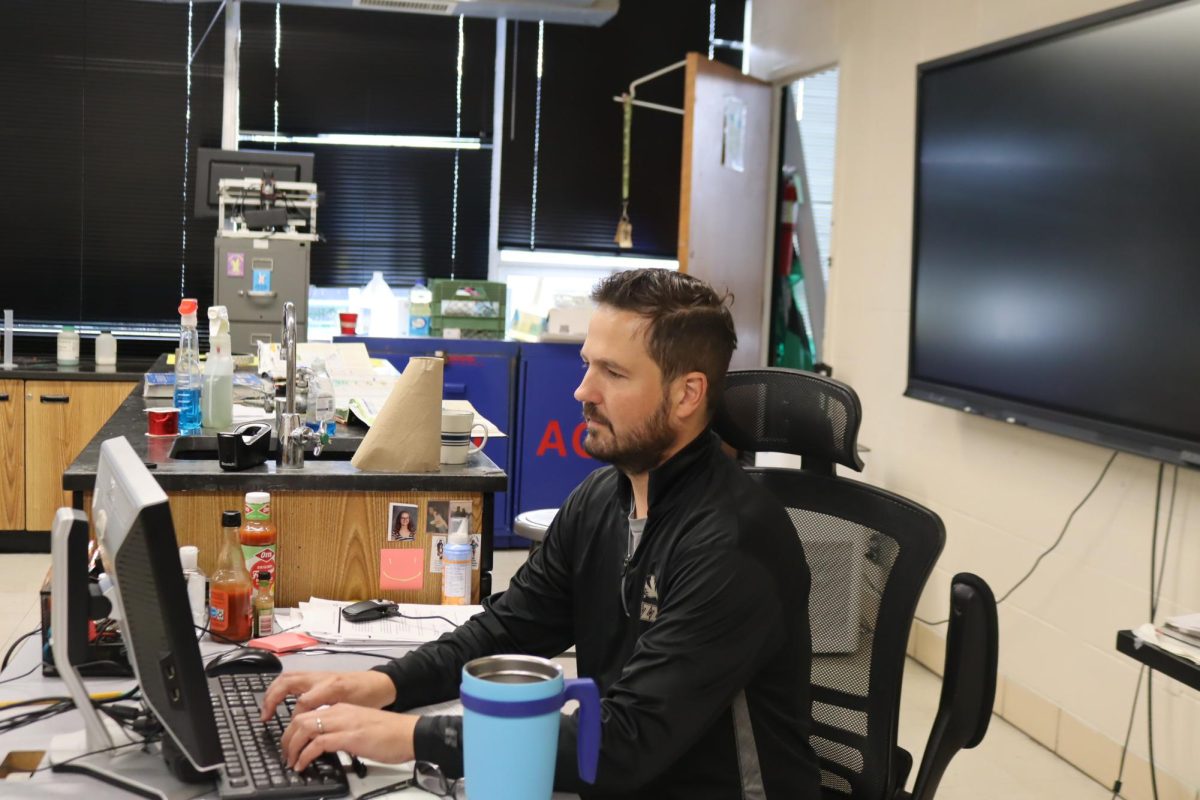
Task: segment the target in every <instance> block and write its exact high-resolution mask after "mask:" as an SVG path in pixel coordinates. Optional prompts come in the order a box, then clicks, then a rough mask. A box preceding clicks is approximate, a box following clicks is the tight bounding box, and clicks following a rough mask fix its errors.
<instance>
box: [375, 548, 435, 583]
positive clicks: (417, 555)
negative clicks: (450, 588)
mask: <svg viewBox="0 0 1200 800" xmlns="http://www.w3.org/2000/svg"><path fill="white" fill-rule="evenodd" d="M424 554H425V551H424V550H421V549H420V548H416V547H406V548H404V549H403V550H400V549H396V548H386V549H384V550H380V551H379V588H380V589H420V588H421V587H423V586H424V585H425V563H424V558H423V556H424Z"/></svg>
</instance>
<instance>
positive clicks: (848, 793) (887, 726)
mask: <svg viewBox="0 0 1200 800" xmlns="http://www.w3.org/2000/svg"><path fill="white" fill-rule="evenodd" d="M861 416H862V408H861V405H860V404H859V401H858V396H857V395H856V394H855V393H854V390H853V389H851V388H850V387H849V386H846V385H845V384H843V383H840V382H838V381H835V380H832V379H830V378H825V377H822V376H820V375H815V374H813V373H808V372H799V371H796V370H786V369H755V370H737V371H733V372H730V373H729V375H728V378H727V381H726V386H725V395H724V398H723V400H722V403H721V406H720V407H719V409H718V411H717V415H716V417H715V419H714V421H713V426H714V428H715V429H716V431H717V433H718V434H719V435H720V436H721V438H722V439H724V440H725V441H726V442H727V443H728V444H729V445H731V446H733V447H734V448H736V449H737V450H739V451H742V452H779V453H790V454H793V455H798V456H800V459H801V465H800V469H783V468H770V467H749V466H748V467H746V470H747V472H748V473H749V474H750V475H751V476H752V477H754V478H755V479H756V480H758V481H760V482H761V483H762V484H763V485H764V486H766V487H767V488H768V489H770V490H771V491H772V493H774V494H775V496H776V497H778V498H779V500H780V501H781V502H782V503H783V505H784V506H785V507H786V508H787V510H788V514H789V516H790V517H791V519H792V523H793V524H794V525H795V526H796V531H797V533H798V534H799V536H800V538H801V540H802V541H803V542H804V550H805V556H806V558H807V559H808V563H809V568H810V570H811V572H812V589H811V592H810V596H809V614H810V617H811V621H812V637H813V663H812V713H813V734H812V736H811V742H812V745H813V749H814V750H816V753H817V756H818V758H819V759H820V762H821V783H822V787H823V794H824V797H825V798H829V799H830V800H833V799H836V800H847V799H849V800H901V799H902V798H908V797H909V795H907V794H906V793H904V785H905V782H906V780H907V778H908V773H909V771H910V769H911V767H912V757H911V756H910V755H909V754H908V753H907V752H906V751H904V750H903V749H901V748H900V747H899V746H898V745H897V721H898V717H899V710H900V686H901V682H902V679H903V675H904V658H905V649H906V645H907V642H908V634H909V629H910V628H911V626H912V621H913V614H914V612H915V610H916V605H917V600H918V598H919V597H920V595H921V591H922V589H923V588H924V586H925V582H926V580H927V579H928V577H929V574H930V572H931V571H932V570H933V565H934V563H935V562H936V561H937V558H938V555H939V554H940V553H941V550H942V545H943V544H944V542H945V538H946V534H945V528H944V527H943V526H942V521H941V519H939V518H938V516H937V515H936V514H934V513H933V512H931V511H929V510H928V509H926V508H923V507H922V506H920V505H918V504H916V503H913V502H911V501H909V500H906V499H905V498H903V497H900V496H899V495H896V494H893V493H891V492H887V491H884V490H882V489H878V488H876V487H874V486H869V485H867V484H864V483H860V482H858V481H853V480H850V479H848V478H842V477H838V476H837V474H836V472H835V465H836V464H841V465H843V466H846V467H850V468H851V469H854V470H856V471H857V470H861V469H862V461H861V460H860V459H859V457H858V453H857V437H858V428H859V422H860V418H861ZM962 577H963V576H959V577H958V578H956V579H955V587H956V588H955V591H954V592H952V598H953V599H954V600H955V601H956V602H958V598H959V594H958V591H957V587H958V586H959V579H960V578H962ZM969 578H970V579H969V580H967V579H963V585H964V586H965V587H966V588H965V589H964V590H963V592H962V600H961V605H962V607H963V609H964V610H962V612H961V613H959V614H957V616H954V612H952V617H953V618H952V621H951V626H950V631H949V635H948V639H947V655H946V676H947V677H946V678H945V683H944V684H943V691H942V707H940V708H939V710H938V718H937V721H936V722H935V725H934V731H933V733H932V734H931V737H930V742H929V747H928V750H927V752H926V757H925V759H924V761H923V763H922V765H921V770H920V774H919V776H918V781H917V785H916V786H915V787H914V794H913V795H912V797H913V798H916V800H927V798H929V797H931V796H932V794H933V792H934V791H935V790H936V788H937V784H938V782H939V781H940V779H941V776H942V773H943V772H944V771H945V768H946V765H947V764H948V763H949V760H950V758H951V757H952V756H953V755H954V753H956V752H957V751H958V750H959V749H960V748H961V747H964V746H966V747H973V746H974V745H976V744H978V743H979V741H980V740H981V739H982V738H983V734H984V733H985V732H986V730H987V723H988V719H989V718H990V714H991V707H992V700H993V697H994V694H995V680H996V633H995V631H996V625H995V601H994V600H993V599H992V597H991V592H990V591H988V590H987V585H986V584H985V583H983V581H982V580H980V579H978V578H975V577H974V576H969ZM989 603H990V605H989ZM989 610H990V617H989ZM989 620H990V627H989V624H988V623H989ZM989 648H990V649H989Z"/></svg>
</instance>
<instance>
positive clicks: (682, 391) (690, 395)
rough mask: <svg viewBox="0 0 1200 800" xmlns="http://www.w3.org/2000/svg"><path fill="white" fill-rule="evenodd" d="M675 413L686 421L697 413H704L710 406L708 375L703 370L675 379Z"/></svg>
mask: <svg viewBox="0 0 1200 800" xmlns="http://www.w3.org/2000/svg"><path fill="white" fill-rule="evenodd" d="M675 382H676V397H675V413H676V415H677V416H678V417H679V418H680V419H681V420H684V421H687V420H691V419H693V418H694V417H695V416H696V415H697V414H700V415H704V414H705V412H706V411H707V408H708V376H707V375H705V374H704V373H703V372H689V373H687V374H685V375H680V376H679V377H678V378H676V379H675Z"/></svg>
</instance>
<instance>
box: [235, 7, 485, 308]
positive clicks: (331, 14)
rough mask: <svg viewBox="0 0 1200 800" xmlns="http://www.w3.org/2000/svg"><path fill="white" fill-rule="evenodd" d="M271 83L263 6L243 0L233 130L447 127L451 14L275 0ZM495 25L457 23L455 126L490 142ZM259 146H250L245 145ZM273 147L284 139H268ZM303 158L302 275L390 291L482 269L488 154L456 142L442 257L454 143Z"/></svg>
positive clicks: (451, 107)
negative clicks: (315, 202)
mask: <svg viewBox="0 0 1200 800" xmlns="http://www.w3.org/2000/svg"><path fill="white" fill-rule="evenodd" d="M280 29H281V31H282V36H281V46H280V67H279V73H278V88H276V78H275V75H276V73H275V67H274V59H275V7H274V6H273V5H266V4H263V5H259V4H246V5H244V6H243V7H242V58H241V128H242V130H243V131H265V132H272V131H273V128H274V124H275V121H274V101H275V97H276V91H277V92H278V98H279V132H280V134H284V135H313V134H320V133H326V134H328V133H367V134H381V135H427V136H445V137H451V136H454V135H455V90H456V82H457V59H458V18H456V17H450V18H447V17H433V16H422V15H416V14H403V13H393V12H383V11H347V10H344V9H343V10H337V9H322V8H309V7H303V6H284V7H283V8H282V10H281V16H280ZM495 32H496V24H495V22H494V21H491V20H484V19H466V20H464V41H465V48H464V54H465V56H464V61H463V108H462V135H463V136H464V137H479V138H481V139H482V140H483V142H484V144H485V145H490V144H491V126H492V85H493V78H492V76H493V73H494V64H495V47H496V33H495ZM264 146H265V147H270V145H262V144H255V145H253V147H257V148H261V147H264ZM281 148H283V146H282V145H281ZM294 149H299V150H307V151H311V152H313V153H314V154H315V160H314V179H315V180H316V183H317V187H318V189H319V190H320V192H321V194H322V202H321V206H320V209H319V213H318V223H317V229H318V232H319V233H320V234H321V236H322V241H321V242H319V243H317V244H316V245H315V246H314V247H313V249H312V276H311V277H312V282H313V283H314V284H317V285H320V286H362V285H364V284H365V283H366V282H367V281H368V280H369V279H370V277H371V273H372V272H373V271H375V270H378V271H381V272H383V274H384V277H385V279H386V280H387V281H388V283H389V284H390V285H391V286H393V287H397V286H410V285H412V284H413V283H414V282H416V281H417V280H418V279H421V278H424V277H427V276H433V277H447V276H449V275H450V272H451V267H452V265H453V266H455V267H456V268H455V270H454V272H455V274H456V275H457V276H458V277H486V275H487V262H488V254H487V249H488V206H489V197H490V186H491V150H490V149H482V150H462V151H459V199H458V238H457V253H456V254H455V255H456V258H454V259H453V261H452V257H451V256H452V253H451V240H452V230H451V227H452V218H453V215H452V209H453V182H454V151H453V150H440V149H412V148H392V147H351V146H345V145H312V144H303V145H296V146H295V148H294Z"/></svg>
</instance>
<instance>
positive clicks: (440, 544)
mask: <svg viewBox="0 0 1200 800" xmlns="http://www.w3.org/2000/svg"><path fill="white" fill-rule="evenodd" d="M446 538H447V537H445V536H436V535H435V536H431V537H429V571H430V572H432V573H435V574H438V575H440V574H441V572H442V553H443V551H444V550H445V548H446ZM470 539H471V569H473V570H478V569H479V550H480V548H482V547H483V535H482V534H478V533H472V534H471V536H470Z"/></svg>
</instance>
